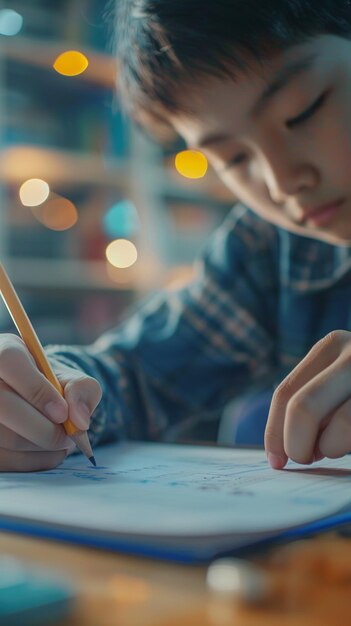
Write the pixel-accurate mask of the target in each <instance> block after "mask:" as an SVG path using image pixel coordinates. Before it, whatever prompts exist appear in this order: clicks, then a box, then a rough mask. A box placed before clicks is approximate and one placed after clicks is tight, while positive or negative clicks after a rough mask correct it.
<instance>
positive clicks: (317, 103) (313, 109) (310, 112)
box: [222, 91, 328, 171]
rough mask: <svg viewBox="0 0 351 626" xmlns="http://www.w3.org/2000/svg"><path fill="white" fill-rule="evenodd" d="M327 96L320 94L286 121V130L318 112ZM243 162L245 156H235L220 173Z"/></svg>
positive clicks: (325, 93) (326, 92)
mask: <svg viewBox="0 0 351 626" xmlns="http://www.w3.org/2000/svg"><path fill="white" fill-rule="evenodd" d="M327 96H328V91H325V92H324V93H322V95H321V96H319V98H317V100H315V101H314V102H313V104H311V106H309V107H308V109H305V110H304V111H303V112H302V113H300V115H298V116H297V117H294V118H293V119H290V120H288V121H287V122H286V125H287V126H288V128H294V127H295V126H297V125H298V124H302V122H305V121H306V120H308V119H309V118H310V117H312V116H313V115H314V113H315V112H316V111H318V109H320V107H321V106H322V104H323V103H324V101H325V100H326V98H327ZM243 161H245V154H237V155H236V156H235V157H233V158H232V159H230V161H228V163H226V165H225V167H224V168H223V170H222V171H225V170H227V169H230V168H232V167H236V166H238V165H240V164H241V163H243Z"/></svg>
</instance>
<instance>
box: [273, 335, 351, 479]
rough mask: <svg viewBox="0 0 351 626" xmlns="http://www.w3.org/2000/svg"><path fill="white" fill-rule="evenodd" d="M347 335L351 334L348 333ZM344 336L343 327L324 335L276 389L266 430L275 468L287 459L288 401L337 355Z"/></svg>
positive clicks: (279, 467)
mask: <svg viewBox="0 0 351 626" xmlns="http://www.w3.org/2000/svg"><path fill="white" fill-rule="evenodd" d="M347 336H348V338H349V333H348V334H347ZM345 340H346V333H344V332H343V331H336V332H334V333H330V335H327V336H326V337H324V338H323V339H322V340H321V341H319V342H318V343H316V344H315V345H314V346H313V348H312V349H311V350H310V352H309V353H308V354H307V355H306V356H305V358H304V359H303V360H302V361H301V362H300V363H299V364H298V365H297V366H296V367H295V368H294V369H293V371H292V372H291V373H290V374H289V375H288V376H287V377H286V378H285V379H284V380H283V382H282V383H281V384H280V385H279V386H278V387H277V389H276V390H275V392H274V394H273V398H272V402H271V406H270V411H269V415H268V419H267V425H266V430H265V449H266V453H267V456H268V460H269V462H270V464H271V466H272V467H274V468H275V469H282V468H283V467H284V465H285V464H286V462H287V460H288V455H287V453H286V450H285V447H284V423H285V419H286V409H287V405H288V403H289V402H290V400H291V399H292V397H293V396H294V394H296V393H297V391H299V389H301V387H303V386H304V385H305V384H306V383H307V382H308V381H309V380H311V379H313V378H314V377H315V376H316V375H317V374H318V373H320V372H321V371H322V370H323V369H325V368H327V367H328V366H329V365H330V364H331V363H333V362H334V361H335V360H336V359H337V357H338V355H339V354H340V352H341V350H342V347H343V343H344V342H345Z"/></svg>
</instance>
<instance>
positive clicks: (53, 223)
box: [32, 195, 78, 230]
mask: <svg viewBox="0 0 351 626" xmlns="http://www.w3.org/2000/svg"><path fill="white" fill-rule="evenodd" d="M32 211H33V215H34V216H35V217H36V219H37V220H38V221H39V222H41V223H42V224H43V225H44V226H46V227H47V228H50V230H68V229H69V228H72V226H74V225H75V224H76V222H77V220H78V211H77V209H76V207H75V206H74V204H73V202H71V201H70V200H68V199H67V198H63V197H62V196H58V195H55V196H54V197H52V198H50V199H49V200H48V201H47V202H45V204H42V205H41V206H40V207H37V208H34V209H32Z"/></svg>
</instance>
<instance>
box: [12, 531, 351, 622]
mask: <svg viewBox="0 0 351 626" xmlns="http://www.w3.org/2000/svg"><path fill="white" fill-rule="evenodd" d="M0 553H7V554H11V555H13V556H16V557H19V558H21V559H22V560H24V561H25V562H30V563H35V564H40V565H45V566H46V567H49V568H50V569H52V570H53V571H54V572H56V573H59V574H63V575H64V577H65V579H66V580H67V579H68V580H69V579H72V581H74V583H75V585H76V587H77V590H78V598H77V602H76V604H75V607H74V610H73V614H72V616H71V618H70V619H69V620H68V621H66V622H65V624H64V626H78V625H79V626H81V625H82V624H84V626H121V625H122V624H123V626H139V625H142V626H166V625H167V626H179V624H182V626H233V624H234V623H235V625H236V626H278V625H279V626H281V625H282V624H284V625H285V624H286V625H287V626H296V624H297V623H298V624H299V626H317V625H318V626H330V625H331V624H338V625H340V626H343V625H344V624H345V625H346V624H350V623H351V593H350V591H351V539H345V538H341V537H338V536H337V535H336V534H327V535H323V536H321V537H319V538H315V539H311V540H304V541H303V542H299V544H290V545H289V546H287V547H280V548H275V549H274V550H272V551H270V552H269V553H267V554H266V556H264V557H261V558H260V564H261V565H262V566H263V567H264V568H265V569H267V570H269V571H271V572H272V571H274V572H279V575H280V576H281V577H282V576H285V574H284V571H286V572H287V571H288V569H289V572H290V574H289V575H290V579H291V571H293V573H294V577H295V580H296V581H299V585H298V589H299V590H300V591H298V592H296V590H295V592H294V593H293V594H292V595H291V594H290V596H289V597H288V599H286V598H285V600H284V602H281V603H278V605H277V604H276V603H273V605H268V606H265V607H250V606H247V605H246V606H245V605H244V604H242V603H240V602H238V601H234V600H233V599H225V598H220V597H218V596H214V595H213V594H211V593H210V592H209V591H208V590H207V589H206V567H203V566H182V565H174V564H170V563H164V562H160V561H152V560H147V559H139V558H135V557H128V556H123V555H120V554H116V553H108V552H103V551H99V550H93V549H89V548H82V547H76V546H71V545H67V544H62V543H54V542H49V541H42V540H36V539H32V538H28V537H23V536H21V535H12V534H6V533H0ZM326 564H327V565H326ZM287 568H288V569H287ZM301 572H302V573H301ZM303 580H305V581H306V584H305V583H303V585H302V587H301V582H302V581H303ZM301 588H303V589H304V591H305V593H302V594H301ZM62 626H63V625H62Z"/></svg>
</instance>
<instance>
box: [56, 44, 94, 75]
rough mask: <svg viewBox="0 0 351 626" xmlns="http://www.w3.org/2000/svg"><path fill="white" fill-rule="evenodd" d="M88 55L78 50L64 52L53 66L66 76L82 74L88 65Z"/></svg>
mask: <svg viewBox="0 0 351 626" xmlns="http://www.w3.org/2000/svg"><path fill="white" fill-rule="evenodd" d="M88 65H89V61H88V59H87V57H86V56H85V55H84V54H82V52H78V50H67V51H66V52H62V54H60V55H59V56H58V57H57V59H56V61H55V62H54V64H53V68H54V69H55V70H56V72H58V73H59V74H63V75H64V76H77V75H78V74H82V73H83V72H84V71H85V70H86V69H87V67H88Z"/></svg>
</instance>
